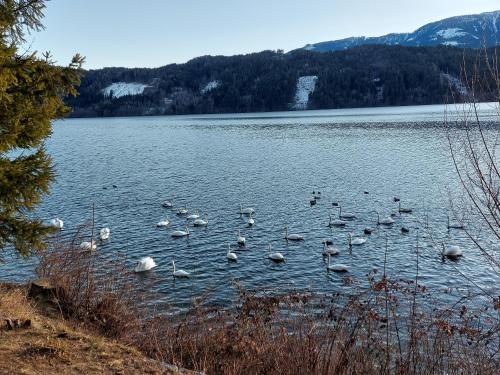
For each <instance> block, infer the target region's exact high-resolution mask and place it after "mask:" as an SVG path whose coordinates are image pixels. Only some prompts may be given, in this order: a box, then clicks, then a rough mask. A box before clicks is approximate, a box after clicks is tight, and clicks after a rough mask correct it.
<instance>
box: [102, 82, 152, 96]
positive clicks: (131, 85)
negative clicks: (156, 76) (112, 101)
mask: <svg viewBox="0 0 500 375" xmlns="http://www.w3.org/2000/svg"><path fill="white" fill-rule="evenodd" d="M146 87H149V86H148V85H145V84H144V83H137V82H115V83H112V84H111V85H109V86H108V87H106V88H104V89H102V93H103V94H104V95H105V96H113V98H121V97H122V96H126V95H140V94H142V93H143V92H144V89H145V88H146Z"/></svg>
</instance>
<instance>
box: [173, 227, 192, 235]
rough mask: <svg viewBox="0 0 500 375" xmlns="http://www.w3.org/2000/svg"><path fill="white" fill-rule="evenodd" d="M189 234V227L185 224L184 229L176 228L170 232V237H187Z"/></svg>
mask: <svg viewBox="0 0 500 375" xmlns="http://www.w3.org/2000/svg"><path fill="white" fill-rule="evenodd" d="M187 236H189V228H188V227H187V225H186V230H185V231H184V230H176V231H175V232H174V233H172V237H187Z"/></svg>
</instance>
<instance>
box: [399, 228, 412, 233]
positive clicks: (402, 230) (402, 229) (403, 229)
mask: <svg viewBox="0 0 500 375" xmlns="http://www.w3.org/2000/svg"><path fill="white" fill-rule="evenodd" d="M401 233H410V228H408V227H401Z"/></svg>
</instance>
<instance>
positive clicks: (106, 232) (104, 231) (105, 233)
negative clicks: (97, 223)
mask: <svg viewBox="0 0 500 375" xmlns="http://www.w3.org/2000/svg"><path fill="white" fill-rule="evenodd" d="M110 234H111V231H110V230H109V228H107V227H106V228H102V229H101V230H100V231H99V238H100V239H101V240H103V241H104V240H107V239H108V238H109V235H110Z"/></svg>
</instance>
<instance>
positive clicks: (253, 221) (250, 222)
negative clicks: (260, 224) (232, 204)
mask: <svg viewBox="0 0 500 375" xmlns="http://www.w3.org/2000/svg"><path fill="white" fill-rule="evenodd" d="M247 224H248V225H249V226H252V225H254V224H255V220H254V219H253V217H252V214H251V213H250V214H249V217H248V221H247Z"/></svg>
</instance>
